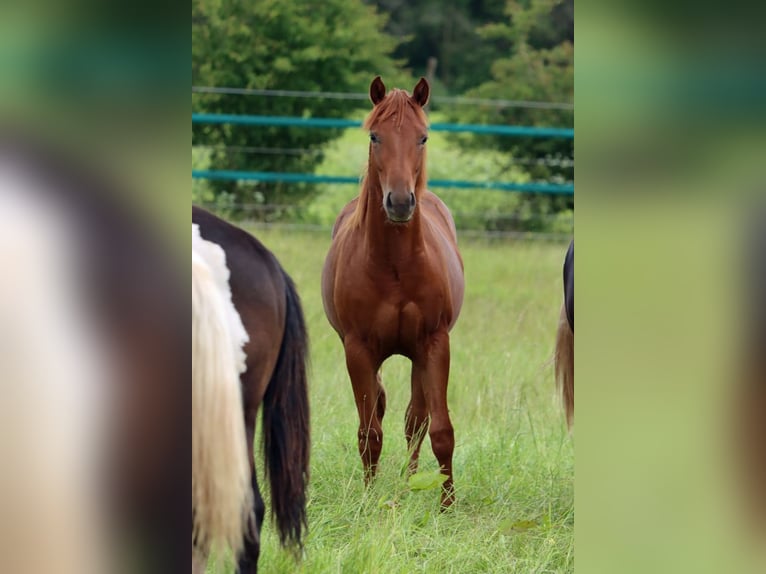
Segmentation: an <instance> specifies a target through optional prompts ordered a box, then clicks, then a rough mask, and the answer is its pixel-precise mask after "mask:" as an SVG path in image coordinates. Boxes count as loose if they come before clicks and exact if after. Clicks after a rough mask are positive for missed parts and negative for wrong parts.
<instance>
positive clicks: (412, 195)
mask: <svg viewBox="0 0 766 574" xmlns="http://www.w3.org/2000/svg"><path fill="white" fill-rule="evenodd" d="M414 205H415V194H414V193H412V192H410V206H413V207H414Z"/></svg>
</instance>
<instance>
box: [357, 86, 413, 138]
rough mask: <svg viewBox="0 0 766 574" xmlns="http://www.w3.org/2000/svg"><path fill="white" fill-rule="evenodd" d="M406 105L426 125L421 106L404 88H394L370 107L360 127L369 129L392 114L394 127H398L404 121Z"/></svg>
mask: <svg viewBox="0 0 766 574" xmlns="http://www.w3.org/2000/svg"><path fill="white" fill-rule="evenodd" d="M407 106H409V107H410V109H412V111H413V112H414V113H415V115H416V116H417V118H418V119H419V120H420V121H421V122H423V124H424V125H428V118H426V114H425V112H424V111H423V108H421V107H420V106H419V105H418V104H416V103H415V102H414V101H412V98H411V97H410V94H408V93H407V92H406V91H405V90H399V89H397V88H394V89H393V90H391V91H390V92H388V94H387V95H386V97H385V98H383V101H381V102H380V103H379V104H378V105H376V106H375V107H374V108H372V111H371V112H370V115H368V116H367V119H366V120H364V125H363V126H362V127H363V128H364V129H366V130H369V129H370V128H371V127H372V126H374V125H375V124H377V123H378V122H383V121H386V120H387V119H389V118H391V117H392V116H393V117H394V120H395V121H396V127H397V128H399V127H401V126H402V122H403V121H404V115H405V112H406V110H407Z"/></svg>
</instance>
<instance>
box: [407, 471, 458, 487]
mask: <svg viewBox="0 0 766 574" xmlns="http://www.w3.org/2000/svg"><path fill="white" fill-rule="evenodd" d="M447 478H449V477H448V476H447V475H446V474H442V473H441V471H439V470H438V469H437V470H429V471H425V472H416V473H415V474H413V475H411V476H410V477H409V478H408V479H407V486H409V487H410V489H411V490H434V489H436V488H439V487H440V486H441V485H442V484H444V482H445V481H446V480H447Z"/></svg>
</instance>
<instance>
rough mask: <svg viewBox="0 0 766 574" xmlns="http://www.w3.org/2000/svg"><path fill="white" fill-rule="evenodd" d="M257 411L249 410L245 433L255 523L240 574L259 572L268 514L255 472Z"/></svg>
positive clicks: (248, 540)
mask: <svg viewBox="0 0 766 574" xmlns="http://www.w3.org/2000/svg"><path fill="white" fill-rule="evenodd" d="M256 417H257V411H256V410H254V409H249V410H248V411H247V415H246V417H245V432H246V433H247V448H248V451H247V455H248V458H249V459H250V484H251V486H252V487H253V517H254V518H255V522H254V523H253V521H252V520H251V521H250V524H249V527H248V532H247V534H246V535H245V540H244V544H243V546H242V551H241V553H240V555H239V560H238V562H237V573H238V574H256V572H258V557H259V555H260V553H261V526H262V525H263V517H264V514H265V512H266V505H265V504H264V503H263V498H262V497H261V491H260V490H258V479H257V478H256V472H255V458H254V451H253V444H254V442H255V420H256Z"/></svg>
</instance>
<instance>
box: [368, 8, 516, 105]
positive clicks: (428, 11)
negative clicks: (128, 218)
mask: <svg viewBox="0 0 766 574" xmlns="http://www.w3.org/2000/svg"><path fill="white" fill-rule="evenodd" d="M368 1H369V3H371V4H374V5H376V6H377V7H378V8H379V9H380V10H381V11H385V12H386V13H388V14H390V18H389V20H388V24H387V25H386V32H388V33H389V34H391V35H392V36H394V37H395V38H397V39H398V40H399V41H400V42H401V44H400V45H399V47H398V48H397V50H396V52H395V55H396V56H397V57H401V58H403V59H404V60H405V61H406V62H407V65H408V66H410V67H411V68H412V69H413V70H415V71H416V72H417V73H418V74H422V75H424V74H425V73H426V69H427V65H428V59H429V58H431V57H433V58H436V59H437V62H438V65H437V68H436V79H437V90H436V91H435V93H437V94H438V93H442V92H443V91H445V90H446V91H448V92H451V93H461V92H463V91H465V90H467V89H469V88H471V87H472V86H475V85H477V84H479V83H481V82H483V81H485V80H486V79H487V78H488V77H489V70H490V66H491V64H492V61H493V60H494V59H495V58H496V57H497V56H498V54H502V53H504V52H505V51H507V50H508V43H507V42H505V41H503V40H500V41H496V40H490V39H486V38H483V37H481V36H480V35H479V34H478V33H477V28H478V27H480V26H481V25H483V24H486V23H489V22H493V21H495V20H497V19H499V18H501V17H502V16H503V8H504V0H478V1H477V0H368ZM441 87H443V88H444V90H442V89H439V88H441Z"/></svg>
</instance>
